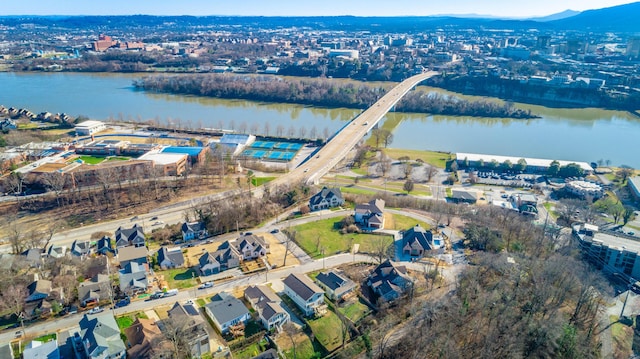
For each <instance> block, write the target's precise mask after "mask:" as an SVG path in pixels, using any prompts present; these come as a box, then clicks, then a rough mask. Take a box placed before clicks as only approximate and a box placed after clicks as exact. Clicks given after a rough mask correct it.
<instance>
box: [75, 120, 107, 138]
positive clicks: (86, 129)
mask: <svg viewBox="0 0 640 359" xmlns="http://www.w3.org/2000/svg"><path fill="white" fill-rule="evenodd" d="M106 128H107V125H105V124H104V122H102V121H84V122H81V123H79V124H77V125H76V128H75V129H76V134H77V135H83V136H90V135H93V134H94V133H97V132H100V131H104V130H105V129H106Z"/></svg>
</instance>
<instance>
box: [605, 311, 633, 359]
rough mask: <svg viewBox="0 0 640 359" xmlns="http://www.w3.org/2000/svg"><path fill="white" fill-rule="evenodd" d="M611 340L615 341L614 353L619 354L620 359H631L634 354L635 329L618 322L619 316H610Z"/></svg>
mask: <svg viewBox="0 0 640 359" xmlns="http://www.w3.org/2000/svg"><path fill="white" fill-rule="evenodd" d="M609 321H610V323H611V339H613V350H614V353H619V354H620V355H619V356H616V357H619V358H622V357H629V355H630V354H632V352H633V351H632V349H631V347H632V344H633V328H632V327H629V326H627V325H624V324H623V323H619V322H618V316H617V315H610V316H609Z"/></svg>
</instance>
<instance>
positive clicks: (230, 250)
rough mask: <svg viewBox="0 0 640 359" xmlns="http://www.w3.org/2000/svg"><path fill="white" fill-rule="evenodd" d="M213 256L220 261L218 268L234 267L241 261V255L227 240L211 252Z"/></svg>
mask: <svg viewBox="0 0 640 359" xmlns="http://www.w3.org/2000/svg"><path fill="white" fill-rule="evenodd" d="M212 256H213V258H214V259H215V260H216V261H217V262H218V263H220V270H221V271H223V270H227V269H230V268H236V267H238V266H239V265H240V262H241V261H242V255H241V254H240V253H239V252H238V250H237V249H236V248H235V247H234V246H233V245H231V244H230V243H229V242H228V241H227V242H224V243H222V244H221V245H220V246H219V247H218V250H216V251H215V252H213V253H212Z"/></svg>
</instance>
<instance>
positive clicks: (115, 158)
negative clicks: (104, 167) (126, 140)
mask: <svg viewBox="0 0 640 359" xmlns="http://www.w3.org/2000/svg"><path fill="white" fill-rule="evenodd" d="M130 159H131V157H125V156H111V157H109V158H107V161H128V160H130Z"/></svg>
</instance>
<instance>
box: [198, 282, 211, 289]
mask: <svg viewBox="0 0 640 359" xmlns="http://www.w3.org/2000/svg"><path fill="white" fill-rule="evenodd" d="M211 287H213V282H204V283H202V284H200V286H199V287H198V289H207V288H211Z"/></svg>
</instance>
